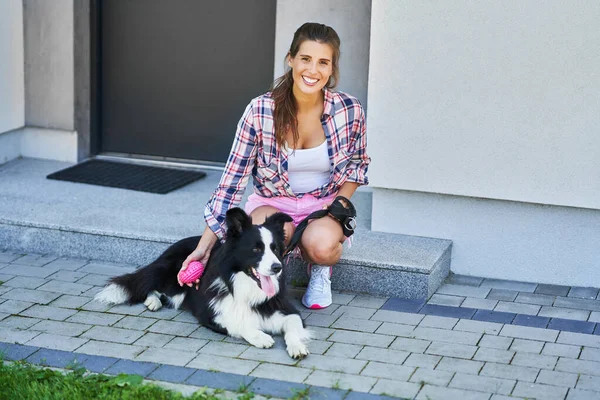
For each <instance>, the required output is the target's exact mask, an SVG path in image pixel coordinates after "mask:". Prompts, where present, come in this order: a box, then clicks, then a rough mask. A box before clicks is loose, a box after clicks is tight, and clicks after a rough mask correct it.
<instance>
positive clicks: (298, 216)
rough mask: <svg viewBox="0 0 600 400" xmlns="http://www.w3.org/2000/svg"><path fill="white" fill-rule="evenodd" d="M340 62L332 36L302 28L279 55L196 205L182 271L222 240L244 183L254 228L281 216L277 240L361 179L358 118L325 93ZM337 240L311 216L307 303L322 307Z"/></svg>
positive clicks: (328, 222)
mask: <svg viewBox="0 0 600 400" xmlns="http://www.w3.org/2000/svg"><path fill="white" fill-rule="evenodd" d="M339 58H340V38H339V36H338V34H337V33H336V32H335V30H334V29H333V28H331V27H329V26H327V25H323V24H317V23H305V24H304V25H302V26H301V27H300V28H298V30H297V31H296V32H295V34H294V38H293V40H292V43H291V45H290V49H289V51H288V53H287V55H286V62H287V66H288V67H289V70H288V71H287V72H286V73H285V74H284V75H283V76H281V77H280V78H279V79H277V80H276V81H275V82H274V83H273V86H272V87H271V90H270V91H269V92H267V93H265V94H264V95H262V96H259V97H257V98H255V99H253V100H252V101H251V102H250V104H249V105H248V106H247V107H246V111H245V112H244V115H243V116H242V118H241V119H240V121H239V123H238V127H237V132H236V135H235V139H234V142H233V146H232V148H231V153H230V155H229V158H228V161H227V165H226V166H225V170H224V172H223V175H222V177H221V181H220V182H219V185H218V187H217V189H216V190H215V191H214V193H213V195H212V196H211V198H210V200H209V202H208V204H207V205H206V207H205V212H204V216H205V220H206V229H205V230H204V233H203V235H202V238H201V239H200V241H199V243H198V246H197V247H196V249H195V250H194V251H193V252H192V253H191V254H190V255H189V257H188V258H187V259H186V260H185V262H184V263H183V266H182V271H183V270H185V269H186V268H187V267H188V264H189V263H190V262H192V261H200V262H202V263H204V264H206V263H207V262H208V259H209V256H210V252H211V249H212V248H213V246H214V244H215V243H216V242H217V240H219V239H220V240H224V234H225V232H226V229H225V225H224V223H225V215H226V213H227V210H229V209H231V208H232V207H235V206H237V205H238V204H239V203H240V202H241V200H242V195H243V192H244V190H245V188H246V185H247V184H248V180H249V178H250V177H252V178H253V181H254V193H253V194H252V195H250V196H249V198H248V201H247V203H246V206H245V210H246V212H247V213H250V215H251V217H252V221H253V223H255V224H260V223H262V222H264V221H265V219H266V218H267V217H269V216H270V215H273V214H274V213H276V212H284V213H286V214H289V215H290V216H291V217H292V219H293V222H289V223H286V225H285V239H286V244H288V243H289V241H290V239H291V237H292V235H293V233H294V231H295V229H296V226H297V225H298V224H299V223H300V221H302V220H303V219H304V218H305V217H307V216H308V215H309V214H311V213H312V212H313V211H317V210H321V209H324V208H327V207H328V206H329V205H330V204H331V203H332V202H333V201H334V199H335V198H336V197H337V196H344V197H346V198H348V199H349V198H350V197H351V196H352V195H353V194H354V192H355V191H356V189H357V187H358V186H360V185H366V184H367V183H368V179H367V169H368V165H369V163H370V158H369V156H368V155H367V151H366V150H367V138H366V126H365V114H364V110H363V108H362V106H361V104H360V102H359V101H358V100H357V99H356V98H355V97H353V96H350V95H349V94H346V93H343V92H338V91H334V88H335V87H336V85H337V83H338V81H339ZM345 240H346V237H345V236H344V232H343V230H342V227H341V225H340V223H339V222H338V221H337V220H336V219H334V218H333V217H330V216H327V217H323V218H320V219H315V220H311V222H310V223H309V224H308V226H307V227H306V229H305V230H304V232H303V234H302V237H301V239H300V242H299V243H298V247H299V248H300V251H301V253H302V256H303V258H304V259H305V260H306V261H308V262H309V271H308V272H309V275H310V283H309V286H308V289H307V291H306V293H305V295H304V297H303V298H302V303H303V304H304V305H305V306H306V307H308V308H324V307H327V306H329V305H330V304H331V302H332V299H331V281H330V276H331V270H332V266H333V265H334V264H336V263H337V262H338V261H339V259H340V257H341V255H342V249H343V246H342V243H343V242H344V241H345ZM284 268H285V266H284ZM192 284H193V283H189V285H192Z"/></svg>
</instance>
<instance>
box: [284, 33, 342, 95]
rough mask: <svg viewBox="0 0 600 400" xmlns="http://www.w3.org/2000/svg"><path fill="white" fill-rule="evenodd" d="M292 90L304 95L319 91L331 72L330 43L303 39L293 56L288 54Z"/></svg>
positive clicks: (331, 53)
mask: <svg viewBox="0 0 600 400" xmlns="http://www.w3.org/2000/svg"><path fill="white" fill-rule="evenodd" d="M288 65H289V66H290V67H291V68H292V76H293V77H294V90H295V91H296V90H297V91H299V92H300V93H303V94H306V95H314V94H316V93H319V92H320V91H321V90H322V89H323V87H324V86H325V85H326V84H327V82H329V77H330V76H331V74H332V73H333V49H332V48H331V46H330V45H328V44H325V43H319V42H315V41H312V40H305V41H304V42H302V44H301V45H300V49H299V50H298V53H297V54H296V56H295V57H292V56H289V58H288Z"/></svg>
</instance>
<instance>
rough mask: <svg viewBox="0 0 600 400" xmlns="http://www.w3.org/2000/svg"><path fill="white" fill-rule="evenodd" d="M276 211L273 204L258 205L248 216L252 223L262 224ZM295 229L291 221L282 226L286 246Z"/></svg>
mask: <svg viewBox="0 0 600 400" xmlns="http://www.w3.org/2000/svg"><path fill="white" fill-rule="evenodd" d="M277 212H279V210H278V209H277V208H275V207H273V206H259V207H256V208H255V209H254V210H252V212H251V213H250V217H251V218H252V223H253V224H262V223H263V222H265V220H266V219H267V218H268V217H269V216H271V215H273V214H275V213H277ZM340 229H341V228H340ZM295 230H296V227H295V225H294V223H293V222H286V223H285V225H284V226H283V232H284V238H285V245H286V246H287V245H289V244H290V240H291V239H292V235H293V234H294V231H295Z"/></svg>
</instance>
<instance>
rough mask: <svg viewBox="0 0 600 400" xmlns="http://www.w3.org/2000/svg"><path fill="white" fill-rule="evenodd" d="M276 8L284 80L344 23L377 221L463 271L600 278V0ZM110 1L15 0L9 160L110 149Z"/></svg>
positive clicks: (3, 41) (1, 11)
mask: <svg viewBox="0 0 600 400" xmlns="http://www.w3.org/2000/svg"><path fill="white" fill-rule="evenodd" d="M129 3H132V4H134V3H135V2H129ZM192 3H193V2H189V3H185V2H181V4H182V5H185V4H192ZM233 3H235V2H233ZM115 4H116V3H115ZM139 4H141V3H139ZM146 4H149V3H146ZM173 4H174V5H173V7H177V4H180V3H173ZM265 4H266V3H265ZM113 5H114V4H113ZM272 5H273V7H272V8H271V9H269V10H273V12H271V11H268V12H267V10H266V9H265V11H264V12H263V13H257V14H256V16H253V17H252V18H257V19H258V18H270V19H268V21H267V20H266V19H265V20H264V21H262V22H261V26H265V25H266V26H271V25H272V26H273V27H274V28H273V29H274V41H273V42H269V43H272V47H273V48H272V49H271V44H269V45H268V46H267V47H269V48H270V51H271V52H272V59H270V60H268V64H269V66H270V67H269V68H271V67H272V74H271V73H270V75H269V76H272V77H277V76H279V75H281V73H282V72H283V59H284V57H285V54H286V51H287V47H288V46H289V43H290V41H291V38H292V35H293V32H294V30H295V29H296V28H297V27H298V26H299V25H300V24H302V23H303V22H305V21H314V22H322V23H326V24H328V25H331V26H333V27H334V28H335V29H336V30H337V31H338V33H339V35H340V37H341V40H342V58H341V61H340V66H341V80H340V85H339V89H340V90H343V91H346V92H348V93H351V94H353V95H355V96H356V97H358V98H359V99H360V100H361V102H362V103H363V104H364V105H365V107H366V109H367V125H368V140H369V145H368V149H369V153H370V155H371V157H372V159H373V162H372V166H371V169H370V171H369V177H370V180H371V187H372V190H373V208H372V227H371V228H372V230H374V231H383V232H392V233H402V234H407V235H416V236H426V237H435V238H443V239H450V240H452V241H453V242H454V245H453V258H452V265H451V269H452V271H453V272H455V273H460V274H467V275H476V276H484V277H492V278H499V279H514V280H523V281H536V282H543V283H551V284H564V285H579V286H596V287H598V286H600V268H599V267H600V128H599V127H600V73H599V72H598V71H600V55H599V53H598V49H600V25H598V24H597V16H598V15H600V3H598V2H596V1H593V0H582V1H580V2H577V3H576V4H571V3H565V2H560V1H550V2H547V3H545V4H544V5H543V6H542V5H540V4H539V3H537V2H533V1H525V2H522V1H516V0H507V1H502V2H495V1H492V0H486V1H480V2H475V3H474V2H462V1H459V2H452V3H448V2H441V1H437V2H415V1H395V0H372V1H371V0H368V1H367V0H353V1H343V0H323V1H308V2H301V3H299V2H294V1H292V0H277V1H275V0H273V4H272ZM110 6H111V1H108V0H107V1H90V0H81V1H78V0H54V1H52V2H44V1H39V0H38V1H32V0H7V1H4V2H2V3H1V4H0V60H1V62H0V163H3V162H7V161H10V160H11V159H14V158H17V157H21V156H22V157H35V158H46V159H54V160H62V161H69V162H73V163H74V162H77V161H80V160H83V159H86V158H88V157H90V156H93V155H95V154H98V153H102V152H103V149H102V146H101V145H99V144H98V140H99V139H98V137H102V132H98V124H97V121H96V119H98V118H100V119H102V118H105V117H106V115H103V114H102V112H98V110H97V108H95V107H96V106H97V104H96V103H95V101H96V99H97V97H96V96H97V95H98V88H97V86H98V85H99V84H100V83H99V81H98V80H97V79H96V78H97V77H98V71H97V70H96V69H97V68H98V64H99V63H98V60H99V58H97V54H98V48H97V44H98V36H99V35H100V36H101V34H100V33H99V27H98V23H97V22H98V18H99V16H98V13H100V14H102V10H103V7H104V8H105V9H106V10H105V11H106V12H105V13H104V17H105V18H109V16H110V15H111V14H110V13H109V12H108V8H109V7H110ZM139 6H141V5H139ZM231 9H235V7H232V6H231V7H230V8H229V9H228V10H226V11H227V12H229V13H232V11H231ZM211 12H214V13H217V14H218V12H219V10H218V9H215V10H212V11H211ZM163 13H164V10H163ZM217 14H214V15H217ZM232 14H234V13H232ZM244 14H245V15H246V17H247V18H250V16H248V15H249V12H245V13H244ZM181 15H185V12H183V11H182V12H181V14H180V15H179V16H178V17H177V18H179V19H178V20H175V21H181V18H182V17H181ZM211 15H212V14H211ZM199 17H202V16H201V15H200V16H199ZM242 17H244V15H242ZM113 18H114V17H113ZM164 18H167V17H164ZM207 18H208V17H207ZM210 18H216V17H214V16H211V17H210ZM221 18H223V21H227V18H225V17H221ZM112 21H114V22H111V23H115V24H116V23H117V19H116V18H115V19H113V20H112ZM109 22H110V21H109ZM126 22H127V21H126ZM134 22H135V21H128V22H127V24H125V25H124V26H133V27H135V26H136V24H135V23H134ZM105 23H106V20H105ZM170 24H172V25H171V26H173V27H175V22H170ZM268 24H271V25H268ZM181 25H182V26H184V27H185V24H184V23H181ZM189 26H190V29H191V27H192V26H194V25H193V23H192V22H190V25H189ZM168 27H169V25H167V28H168ZM232 29H234V28H231V27H230V30H229V31H230V32H234V30H232ZM172 30H174V29H168V30H167V32H170V31H172ZM182 35H183V36H182V37H187V36H189V35H187V36H186V34H185V30H184V31H183V33H182ZM240 36H241V35H240V34H239V33H238V34H236V35H233V37H234V38H239V37H240ZM211 39H212V40H213V41H217V43H218V40H219V35H216V36H215V38H211ZM222 40H225V39H222ZM107 42H108V41H105V44H106V43H107ZM154 42H156V40H155V41H154ZM253 42H256V40H254V41H253ZM236 43H237V42H236ZM133 45H134V44H132V45H131V46H133ZM240 46H241V45H240ZM244 46H246V45H244ZM104 50H106V51H105V52H104V53H105V54H112V53H110V50H111V49H104ZM154 51H156V52H159V51H162V50H160V49H158V48H154V49H153V50H152V51H150V52H149V53H153V52H154ZM114 53H115V54H119V52H118V51H115V52H114ZM115 57H116V56H115ZM187 57H190V59H191V58H192V57H193V54H192V55H190V54H188V55H187ZM102 62H103V63H104V62H111V60H106V59H103V60H102ZM198 62H199V63H201V62H202V60H200V61H198ZM101 66H102V68H105V69H106V68H108V67H106V66H105V64H101ZM135 68H138V69H139V68H141V67H140V65H137V66H135ZM261 68H262V69H263V70H264V67H261ZM234 72H235V71H234ZM103 76H108V75H107V74H105V75H103ZM232 79H233V78H232ZM250 79H251V76H250ZM269 80H270V79H269ZM102 84H105V82H103V83H102ZM121 86H123V85H121ZM243 86H244V85H243V82H242V81H240V82H239V83H238V84H237V87H243ZM134 89H140V88H132V89H131V91H133V90H134ZM142 89H143V88H142ZM140 90H141V89H140ZM248 90H250V91H252V90H254V91H255V90H257V89H255V88H249V89H248ZM104 92H107V89H105V90H104ZM105 95H106V96H108V94H106V93H105ZM230 97H235V96H230ZM238 97H243V98H244V96H242V95H240V96H238ZM247 100H249V99H246V98H244V101H246V102H247ZM239 107H240V105H239V104H234V105H232V108H231V109H232V110H233V112H234V114H235V113H236V112H237V111H236V110H237V108H239ZM211 112H212V111H211ZM240 112H241V111H240ZM105 114H106V107H105ZM240 115H241V114H240ZM229 119H231V118H229ZM236 122H237V121H231V122H230V123H231V125H232V126H235V123H236ZM107 124H108V122H105V124H104V125H105V127H106V125H107ZM192 126H193V124H192ZM228 134H229V135H232V134H233V132H230V133H228ZM99 135H100V136H99ZM158 136H160V132H159V133H158ZM228 141H230V137H225V138H223V139H222V142H223V143H226V142H228ZM105 142H106V140H105ZM119 152H120V151H115V153H119ZM122 152H127V151H122ZM128 152H129V153H131V151H128ZM154 156H155V157H156V155H154ZM169 156H172V155H169ZM199 161H201V160H199Z"/></svg>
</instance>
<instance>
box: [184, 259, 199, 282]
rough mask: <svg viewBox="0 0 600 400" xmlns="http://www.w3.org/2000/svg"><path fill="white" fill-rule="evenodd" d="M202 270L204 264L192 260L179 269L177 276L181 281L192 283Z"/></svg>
mask: <svg viewBox="0 0 600 400" xmlns="http://www.w3.org/2000/svg"><path fill="white" fill-rule="evenodd" d="M203 272H204V264H202V263H201V262H200V261H192V262H191V263H189V265H188V267H187V268H186V269H185V270H183V271H179V274H178V277H179V280H180V281H181V282H182V283H194V282H196V279H200V277H201V276H202V273H203Z"/></svg>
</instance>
